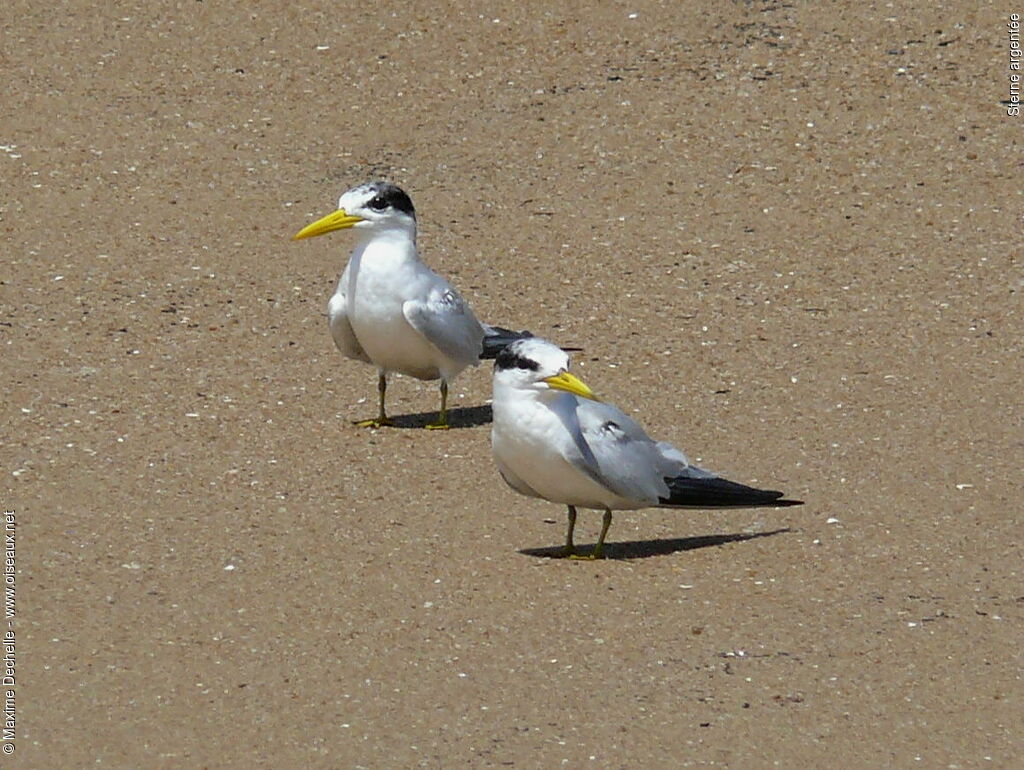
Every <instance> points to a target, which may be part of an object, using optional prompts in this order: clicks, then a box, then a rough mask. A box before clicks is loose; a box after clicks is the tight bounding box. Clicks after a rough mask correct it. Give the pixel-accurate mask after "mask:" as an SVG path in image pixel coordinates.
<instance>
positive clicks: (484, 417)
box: [391, 404, 492, 430]
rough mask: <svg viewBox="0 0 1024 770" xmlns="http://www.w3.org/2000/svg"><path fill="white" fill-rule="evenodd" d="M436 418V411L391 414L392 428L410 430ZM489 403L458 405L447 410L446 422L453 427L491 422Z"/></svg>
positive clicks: (423, 425) (459, 427) (477, 425)
mask: <svg viewBox="0 0 1024 770" xmlns="http://www.w3.org/2000/svg"><path fill="white" fill-rule="evenodd" d="M436 419H437V412H417V413H416V414H400V415H398V416H394V415H391V421H392V422H393V423H394V425H393V426H391V427H394V428H401V429H402V430H410V429H414V428H419V429H421V430H422V429H423V428H425V427H426V426H427V425H428V424H429V423H432V422H433V421H434V420H436ZM491 419H492V418H491V405H490V404H485V405H483V406H459V407H454V408H452V409H449V410H448V424H449V425H450V426H451V427H452V428H453V429H462V428H476V427H479V426H481V425H487V424H489V423H490V422H491Z"/></svg>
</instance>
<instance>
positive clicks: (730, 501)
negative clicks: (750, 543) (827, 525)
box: [658, 476, 803, 508]
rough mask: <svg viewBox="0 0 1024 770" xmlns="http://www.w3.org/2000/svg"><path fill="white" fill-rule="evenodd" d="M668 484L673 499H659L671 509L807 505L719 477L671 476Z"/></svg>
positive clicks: (767, 490)
mask: <svg viewBox="0 0 1024 770" xmlns="http://www.w3.org/2000/svg"><path fill="white" fill-rule="evenodd" d="M665 483H666V484H668V489H669V496H668V497H662V498H659V500H658V503H659V504H660V505H663V506H665V507H667V508H676V507H678V508H758V507H761V506H773V507H777V508H782V507H783V506H787V505H803V500H783V499H782V492H776V491H775V490H773V489H756V488H754V487H748V486H746V485H745V484H737V483H736V482H735V481H728V480H727V479H723V478H719V477H718V476H710V477H708V478H700V477H698V478H693V477H690V476H676V477H675V478H672V477H668V478H666V479H665Z"/></svg>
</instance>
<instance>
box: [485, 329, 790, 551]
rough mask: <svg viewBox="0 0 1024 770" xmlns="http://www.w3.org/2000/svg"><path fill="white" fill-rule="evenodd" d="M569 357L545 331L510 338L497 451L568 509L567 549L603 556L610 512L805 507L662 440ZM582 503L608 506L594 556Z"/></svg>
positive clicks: (521, 479) (523, 482) (515, 483)
mask: <svg viewBox="0 0 1024 770" xmlns="http://www.w3.org/2000/svg"><path fill="white" fill-rule="evenodd" d="M568 368H569V357H568V356H567V355H566V354H565V352H564V351H563V350H561V349H560V348H558V347H556V346H555V345H552V344H551V343H550V342H547V341H546V340H542V339H540V338H537V337H535V338H532V339H523V340H519V341H516V342H513V343H512V344H510V345H509V346H508V347H507V348H505V349H504V350H503V351H502V352H501V353H500V354H499V355H498V357H497V358H496V359H495V362H494V402H493V409H494V423H493V425H492V427H491V449H492V451H493V453H494V460H495V462H496V463H497V466H498V470H499V472H500V473H501V475H502V477H503V478H504V479H505V481H506V483H508V485H509V486H510V487H512V489H514V490H515V491H516V492H519V493H520V494H524V495H527V496H529V497H539V498H541V499H543V500H549V501H550V502H553V503H562V504H564V505H566V506H568V508H569V531H568V534H567V536H566V541H565V549H564V552H563V554H564V555H565V556H569V557H575V558H592V559H600V558H601V552H602V549H603V547H604V538H605V535H607V534H608V527H609V526H611V523H612V511H613V510H615V511H619V510H636V509H638V508H650V507H658V508H752V507H759V506H779V507H781V506H787V505H801V504H802V501H800V500H784V499H782V494H783V493H782V492H775V491H772V490H767V489H755V488H754V487H748V486H745V485H743V484H737V483H735V482H733V481H728V480H726V479H723V478H721V477H719V476H716V475H715V474H713V473H711V472H709V471H706V470H704V469H702V468H698V467H697V466H696V465H691V464H690V462H689V460H687V459H686V456H685V455H684V454H683V453H682V452H681V451H679V450H678V449H676V448H675V447H674V446H672V445H671V444H669V443H667V442H664V441H654V440H653V439H652V438H650V437H649V436H648V435H647V433H645V432H644V429H643V428H641V427H640V426H639V425H638V424H637V423H636V422H634V421H633V420H632V419H631V418H629V417H628V416H627V415H625V414H624V413H623V412H622V411H621V410H620V409H618V408H616V407H614V406H612V405H611V404H607V403H603V402H601V401H599V400H598V399H597V397H596V396H595V395H594V392H593V391H592V390H591V389H590V388H589V387H587V386H586V385H585V384H583V382H581V381H580V380H579V379H578V378H576V377H574V376H573V375H571V374H569V372H568ZM577 508H594V509H598V510H600V509H604V522H603V525H602V527H601V536H600V537H599V538H598V540H597V545H596V546H594V550H593V553H592V555H591V556H590V557H579V556H577V554H576V549H575V546H574V545H573V541H572V534H573V528H574V527H575V525H576V509H577Z"/></svg>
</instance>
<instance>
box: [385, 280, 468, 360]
mask: <svg viewBox="0 0 1024 770" xmlns="http://www.w3.org/2000/svg"><path fill="white" fill-rule="evenodd" d="M402 312H403V313H404V314H405V319H406V320H407V321H408V322H409V323H410V325H411V326H412V327H413V328H414V329H415V330H416V331H418V332H419V333H420V334H422V335H423V336H424V337H426V338H427V340H429V341H430V343H431V344H432V345H433V346H434V347H436V348H437V349H438V350H440V351H441V352H442V353H444V354H445V355H446V356H448V358H450V359H452V360H453V361H457V362H458V363H460V364H462V365H463V366H468V365H470V364H475V363H477V362H478V361H479V358H480V351H481V350H482V349H483V337H484V330H483V327H482V326H481V325H480V322H479V321H477V320H476V316H475V315H473V311H472V310H470V308H469V305H467V304H466V302H465V300H463V299H462V297H461V296H459V293H458V292H457V291H455V289H453V288H452V287H451V286H447V285H444V286H441V287H437V288H435V289H433V290H432V291H431V292H430V293H429V294H428V295H427V298H426V300H420V299H410V300H407V301H406V302H405V304H404V305H402Z"/></svg>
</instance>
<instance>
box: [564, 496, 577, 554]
mask: <svg viewBox="0 0 1024 770" xmlns="http://www.w3.org/2000/svg"><path fill="white" fill-rule="evenodd" d="M574 529H576V507H575V506H573V505H570V506H569V530H568V531H567V532H566V533H565V548H563V549H562V558H563V559H564V558H567V557H568V558H573V557H574V556H575V555H576V546H575V545H573V542H572V533H573V530H574Z"/></svg>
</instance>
